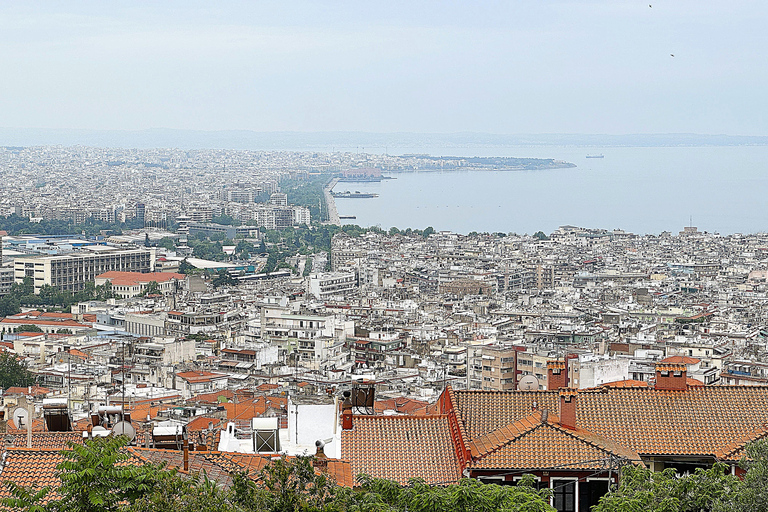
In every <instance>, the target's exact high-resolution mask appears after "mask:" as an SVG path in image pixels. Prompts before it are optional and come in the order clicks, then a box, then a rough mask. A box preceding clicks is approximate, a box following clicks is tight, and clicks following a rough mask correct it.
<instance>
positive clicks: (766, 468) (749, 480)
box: [723, 439, 768, 512]
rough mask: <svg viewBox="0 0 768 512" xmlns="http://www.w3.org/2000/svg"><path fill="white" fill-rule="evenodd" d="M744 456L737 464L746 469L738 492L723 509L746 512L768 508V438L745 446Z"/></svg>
mask: <svg viewBox="0 0 768 512" xmlns="http://www.w3.org/2000/svg"><path fill="white" fill-rule="evenodd" d="M744 451H745V452H746V456H745V457H744V458H743V459H742V460H741V462H740V463H739V465H740V466H741V467H742V469H745V470H747V473H746V474H745V475H744V479H743V480H742V481H741V486H740V488H739V489H738V492H736V493H734V495H733V499H732V500H731V501H730V502H729V503H727V504H726V506H724V507H723V510H729V511H734V512H748V511H753V510H768V439H760V440H759V441H755V442H752V443H750V444H748V445H747V446H746V447H745V450H744Z"/></svg>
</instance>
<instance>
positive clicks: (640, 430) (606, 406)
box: [453, 386, 768, 457]
mask: <svg viewBox="0 0 768 512" xmlns="http://www.w3.org/2000/svg"><path fill="white" fill-rule="evenodd" d="M453 396H454V404H455V408H456V413H457V416H458V418H459V421H460V423H461V424H462V426H463V427H464V431H465V436H466V438H467V440H468V441H473V440H475V439H477V438H479V437H481V436H483V435H484V434H488V433H489V432H491V431H494V430H497V429H500V428H502V427H505V426H506V425H509V424H510V423H514V422H515V421H519V420H521V419H523V418H525V417H526V416H528V415H530V414H531V411H532V403H534V402H535V403H536V404H537V407H538V408H540V409H541V408H546V409H548V410H549V411H552V412H554V413H556V412H557V411H558V406H559V394H558V392H557V391H531V392H515V391H513V392H486V391H453ZM576 400H577V402H576V403H577V405H576V426H577V427H579V428H581V429H584V430H587V431H589V432H592V433H594V434H596V435H598V436H601V437H604V438H606V439H610V440H612V441H613V442H615V443H617V444H618V445H620V446H623V447H625V448H627V449H629V450H632V451H635V452H637V453H639V454H641V455H679V456H712V457H714V456H716V454H718V453H721V452H722V450H723V449H724V448H725V447H726V446H727V445H728V444H729V443H731V442H732V441H733V440H734V439H737V438H738V437H740V436H742V435H744V433H745V432H752V431H755V430H757V429H759V428H761V427H762V426H763V425H764V424H765V423H768V387H757V386H756V387H747V386H710V387H689V388H688V389H687V390H683V391H663V390H656V389H653V388H600V389H590V390H582V391H580V392H579V393H578V395H577V399H576Z"/></svg>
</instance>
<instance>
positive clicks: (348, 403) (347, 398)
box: [341, 391, 353, 430]
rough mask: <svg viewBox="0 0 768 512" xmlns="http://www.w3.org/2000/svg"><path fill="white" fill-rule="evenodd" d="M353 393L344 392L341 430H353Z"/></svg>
mask: <svg viewBox="0 0 768 512" xmlns="http://www.w3.org/2000/svg"><path fill="white" fill-rule="evenodd" d="M351 396H352V393H350V392H349V391H345V392H344V401H343V402H342V403H341V429H342V430H352V426H353V424H352V399H351Z"/></svg>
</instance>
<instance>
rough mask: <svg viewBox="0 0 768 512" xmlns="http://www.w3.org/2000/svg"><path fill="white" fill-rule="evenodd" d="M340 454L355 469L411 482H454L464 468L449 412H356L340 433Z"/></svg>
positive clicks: (354, 471)
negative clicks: (437, 414) (358, 414)
mask: <svg viewBox="0 0 768 512" xmlns="http://www.w3.org/2000/svg"><path fill="white" fill-rule="evenodd" d="M341 458H342V459H344V460H349V461H350V463H351V464H352V473H353V474H354V475H355V476H357V475H359V474H367V475H370V476H374V477H379V478H387V479H390V480H395V481H396V482H399V483H401V484H406V483H408V480H409V479H410V478H412V477H421V478H423V479H424V480H425V481H426V482H427V483H430V484H437V483H452V482H456V481H458V480H459V479H460V478H461V470H460V468H459V461H458V457H457V455H456V452H455V450H454V448H453V442H452V440H451V432H450V427H449V424H448V418H447V417H446V416H355V417H354V427H353V428H352V430H343V431H342V433H341Z"/></svg>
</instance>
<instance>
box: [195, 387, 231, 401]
mask: <svg viewBox="0 0 768 512" xmlns="http://www.w3.org/2000/svg"><path fill="white" fill-rule="evenodd" d="M220 396H223V397H224V398H226V399H227V400H232V398H234V396H235V393H234V392H232V391H230V390H228V389H222V390H220V391H214V392H213V393H203V394H200V395H196V396H193V397H192V398H190V399H189V400H187V402H192V403H205V404H218V403H219V397H220Z"/></svg>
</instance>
